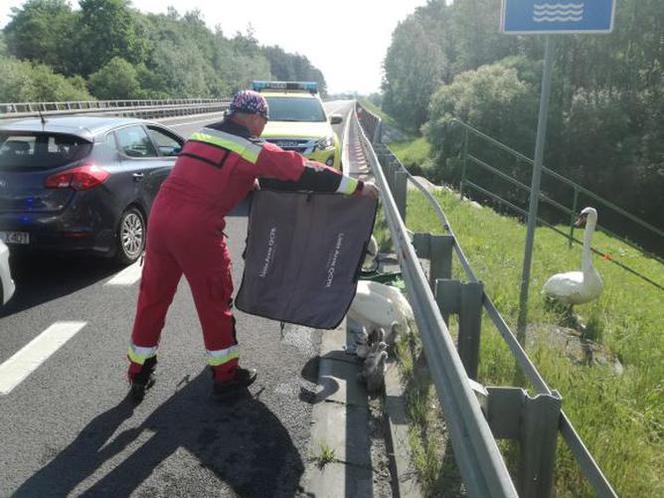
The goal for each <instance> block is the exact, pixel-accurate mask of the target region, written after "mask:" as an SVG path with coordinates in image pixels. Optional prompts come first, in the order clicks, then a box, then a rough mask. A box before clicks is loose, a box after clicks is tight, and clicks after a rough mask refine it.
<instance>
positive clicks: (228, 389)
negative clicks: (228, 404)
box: [214, 367, 258, 399]
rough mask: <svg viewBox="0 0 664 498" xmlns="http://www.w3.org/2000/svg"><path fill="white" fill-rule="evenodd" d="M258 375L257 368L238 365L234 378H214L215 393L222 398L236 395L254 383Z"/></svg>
mask: <svg viewBox="0 0 664 498" xmlns="http://www.w3.org/2000/svg"><path fill="white" fill-rule="evenodd" d="M257 376H258V373H257V372H256V369H255V368H242V367H237V368H236V369H235V375H234V376H233V378H232V379H228V380H223V381H222V380H216V379H215V380H214V393H215V394H216V395H217V397H218V398H221V399H227V398H232V397H235V396H237V395H239V394H241V393H242V392H243V391H246V389H247V387H249V386H250V385H251V384H253V383H254V381H255V380H256V377H257Z"/></svg>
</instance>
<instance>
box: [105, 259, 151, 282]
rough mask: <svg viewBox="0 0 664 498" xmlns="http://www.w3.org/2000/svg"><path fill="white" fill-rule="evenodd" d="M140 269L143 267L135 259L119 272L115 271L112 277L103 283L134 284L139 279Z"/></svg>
mask: <svg viewBox="0 0 664 498" xmlns="http://www.w3.org/2000/svg"><path fill="white" fill-rule="evenodd" d="M142 271H143V268H142V267H141V263H140V261H136V263H134V264H132V265H129V266H128V267H127V268H125V269H124V270H122V271H121V272H120V273H117V274H116V275H115V276H114V277H113V278H111V279H110V280H109V281H108V282H106V283H105V284H104V287H106V286H108V285H134V284H135V283H136V282H138V281H139V280H140V279H141V272H142Z"/></svg>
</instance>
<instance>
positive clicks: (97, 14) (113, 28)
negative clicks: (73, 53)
mask: <svg viewBox="0 0 664 498" xmlns="http://www.w3.org/2000/svg"><path fill="white" fill-rule="evenodd" d="M80 5H81V17H80V24H79V29H80V31H79V36H78V40H77V48H78V59H79V61H80V73H81V74H83V75H89V74H91V73H93V72H95V71H97V70H98V69H99V68H100V67H102V66H104V65H105V64H106V63H107V62H108V61H110V60H111V59H112V58H113V57H116V56H118V57H122V58H123V59H125V60H127V61H129V62H131V63H141V62H143V61H144V60H145V56H146V52H147V46H146V39H145V36H144V33H143V32H142V30H143V26H142V24H141V23H140V22H138V17H137V14H135V13H134V12H133V11H132V10H131V9H130V8H129V1H128V0H81V1H80Z"/></svg>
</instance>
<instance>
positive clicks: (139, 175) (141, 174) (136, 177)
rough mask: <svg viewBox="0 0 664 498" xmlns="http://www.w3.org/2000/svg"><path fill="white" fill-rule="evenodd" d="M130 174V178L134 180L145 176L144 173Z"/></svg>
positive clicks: (136, 180) (137, 180) (139, 179)
mask: <svg viewBox="0 0 664 498" xmlns="http://www.w3.org/2000/svg"><path fill="white" fill-rule="evenodd" d="M131 176H132V178H133V179H134V181H135V182H140V181H141V180H142V179H143V178H144V177H145V174H144V173H134V174H133V175H131Z"/></svg>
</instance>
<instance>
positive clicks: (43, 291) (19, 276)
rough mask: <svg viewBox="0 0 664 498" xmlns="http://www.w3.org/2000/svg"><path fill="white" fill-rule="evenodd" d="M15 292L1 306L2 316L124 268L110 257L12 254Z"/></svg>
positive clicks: (53, 297)
mask: <svg viewBox="0 0 664 498" xmlns="http://www.w3.org/2000/svg"><path fill="white" fill-rule="evenodd" d="M10 266H11V272H12V278H13V279H14V282H15V283H16V292H15V294H14V296H13V297H12V298H11V300H10V301H9V302H8V303H7V304H6V305H5V306H3V307H1V308H0V318H1V317H3V316H9V315H13V314H14V313H18V312H19V311H23V310H25V309H28V308H32V307H33V306H37V305H39V304H42V303H45V302H48V301H52V300H53V299H57V298H60V297H63V296H66V295H68V294H73V293H74V292H76V291H78V290H80V289H83V288H85V287H88V286H90V285H93V284H95V283H97V282H98V281H100V280H103V279H105V278H107V277H110V276H111V275H113V274H114V273H117V272H119V271H120V270H122V267H120V266H119V265H118V264H117V263H115V262H114V261H112V260H109V259H103V258H93V257H79V258H76V257H73V256H69V257H61V256H52V255H21V256H17V255H12V256H11V260H10Z"/></svg>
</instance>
